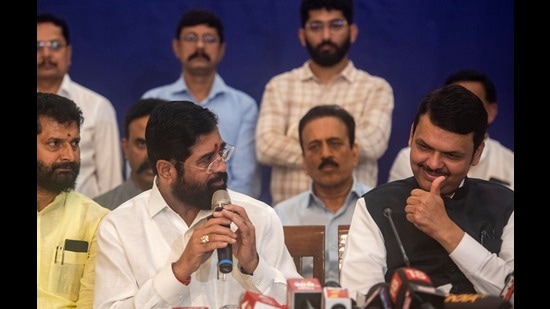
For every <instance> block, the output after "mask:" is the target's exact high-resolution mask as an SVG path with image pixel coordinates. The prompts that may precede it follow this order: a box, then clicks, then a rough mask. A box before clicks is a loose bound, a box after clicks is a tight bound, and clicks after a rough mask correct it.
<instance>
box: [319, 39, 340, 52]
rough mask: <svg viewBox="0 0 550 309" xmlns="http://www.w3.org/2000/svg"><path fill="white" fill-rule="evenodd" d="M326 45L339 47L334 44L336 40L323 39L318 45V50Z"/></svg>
mask: <svg viewBox="0 0 550 309" xmlns="http://www.w3.org/2000/svg"><path fill="white" fill-rule="evenodd" d="M325 46H330V47H333V48H336V49H337V48H338V45H336V44H334V42H332V41H323V42H321V43H320V44H319V45H317V50H321V49H322V48H323V47H325Z"/></svg>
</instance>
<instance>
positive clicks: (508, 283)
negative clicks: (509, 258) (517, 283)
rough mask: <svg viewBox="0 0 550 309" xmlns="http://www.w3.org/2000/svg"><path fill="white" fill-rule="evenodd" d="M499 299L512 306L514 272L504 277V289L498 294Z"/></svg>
mask: <svg viewBox="0 0 550 309" xmlns="http://www.w3.org/2000/svg"><path fill="white" fill-rule="evenodd" d="M500 297H502V299H504V300H506V301H509V302H510V303H511V304H514V272H513V271H512V272H511V273H509V274H508V276H506V280H505V281H504V288H503V289H502V291H501V292H500Z"/></svg>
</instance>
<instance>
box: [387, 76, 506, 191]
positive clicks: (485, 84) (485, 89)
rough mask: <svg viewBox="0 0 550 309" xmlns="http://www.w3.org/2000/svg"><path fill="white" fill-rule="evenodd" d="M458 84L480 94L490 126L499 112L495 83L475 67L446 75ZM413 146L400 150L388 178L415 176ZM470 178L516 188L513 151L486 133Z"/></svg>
mask: <svg viewBox="0 0 550 309" xmlns="http://www.w3.org/2000/svg"><path fill="white" fill-rule="evenodd" d="M449 84H457V85H461V86H463V87H464V88H466V89H468V90H470V91H471V92H473V93H474V94H475V95H477V96H478V97H479V98H480V99H481V102H483V106H484V107H485V110H486V111H487V122H488V125H491V123H493V121H495V118H496V117H497V113H498V105H497V92H496V87H495V85H494V84H493V82H492V81H491V80H490V79H489V77H488V76H487V75H485V74H484V73H482V72H480V71H476V70H462V71H458V72H455V73H453V74H451V75H450V76H449V77H447V80H446V81H445V85H449ZM410 153H411V148H410V147H405V148H403V149H401V151H399V153H398V154H397V157H396V158H395V161H394V162H393V164H392V167H391V169H390V177H389V179H388V181H394V180H397V179H403V178H407V177H410V176H412V170H411V163H410V160H409V157H410ZM468 177H473V178H481V179H485V180H491V181H494V182H497V183H500V184H503V185H505V186H507V187H509V188H510V189H512V190H514V152H513V151H512V150H510V149H508V148H506V147H505V146H504V145H502V144H501V143H499V142H498V141H496V140H494V139H492V138H490V137H489V133H487V134H486V135H485V148H483V154H482V155H481V158H480V159H479V163H478V165H476V166H472V167H471V168H470V171H469V172H468Z"/></svg>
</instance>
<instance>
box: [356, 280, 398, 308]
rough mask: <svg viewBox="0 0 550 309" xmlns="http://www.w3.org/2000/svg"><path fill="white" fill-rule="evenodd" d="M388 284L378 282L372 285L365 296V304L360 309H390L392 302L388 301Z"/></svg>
mask: <svg viewBox="0 0 550 309" xmlns="http://www.w3.org/2000/svg"><path fill="white" fill-rule="evenodd" d="M389 290H390V284H389V283H387V282H380V283H377V284H375V285H373V286H372V287H371V288H370V289H369V291H368V292H367V295H366V296H365V302H364V304H363V306H362V307H361V308H362V309H374V308H380V309H391V308H392V301H391V299H390V293H389Z"/></svg>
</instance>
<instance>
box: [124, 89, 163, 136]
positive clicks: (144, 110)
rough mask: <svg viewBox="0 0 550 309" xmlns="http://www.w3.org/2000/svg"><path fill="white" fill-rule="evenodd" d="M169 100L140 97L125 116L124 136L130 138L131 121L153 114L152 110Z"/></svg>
mask: <svg viewBox="0 0 550 309" xmlns="http://www.w3.org/2000/svg"><path fill="white" fill-rule="evenodd" d="M162 102H168V101H166V100H162V99H156V98H148V99H139V100H137V102H136V103H134V104H133V105H132V106H130V108H129V109H128V111H126V116H125V117H124V136H126V138H128V137H129V136H128V134H129V132H128V131H129V127H130V123H131V122H132V121H134V120H136V119H138V118H141V117H143V116H147V115H150V114H151V111H153V109H154V108H155V106H157V105H158V104H159V103H162Z"/></svg>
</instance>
